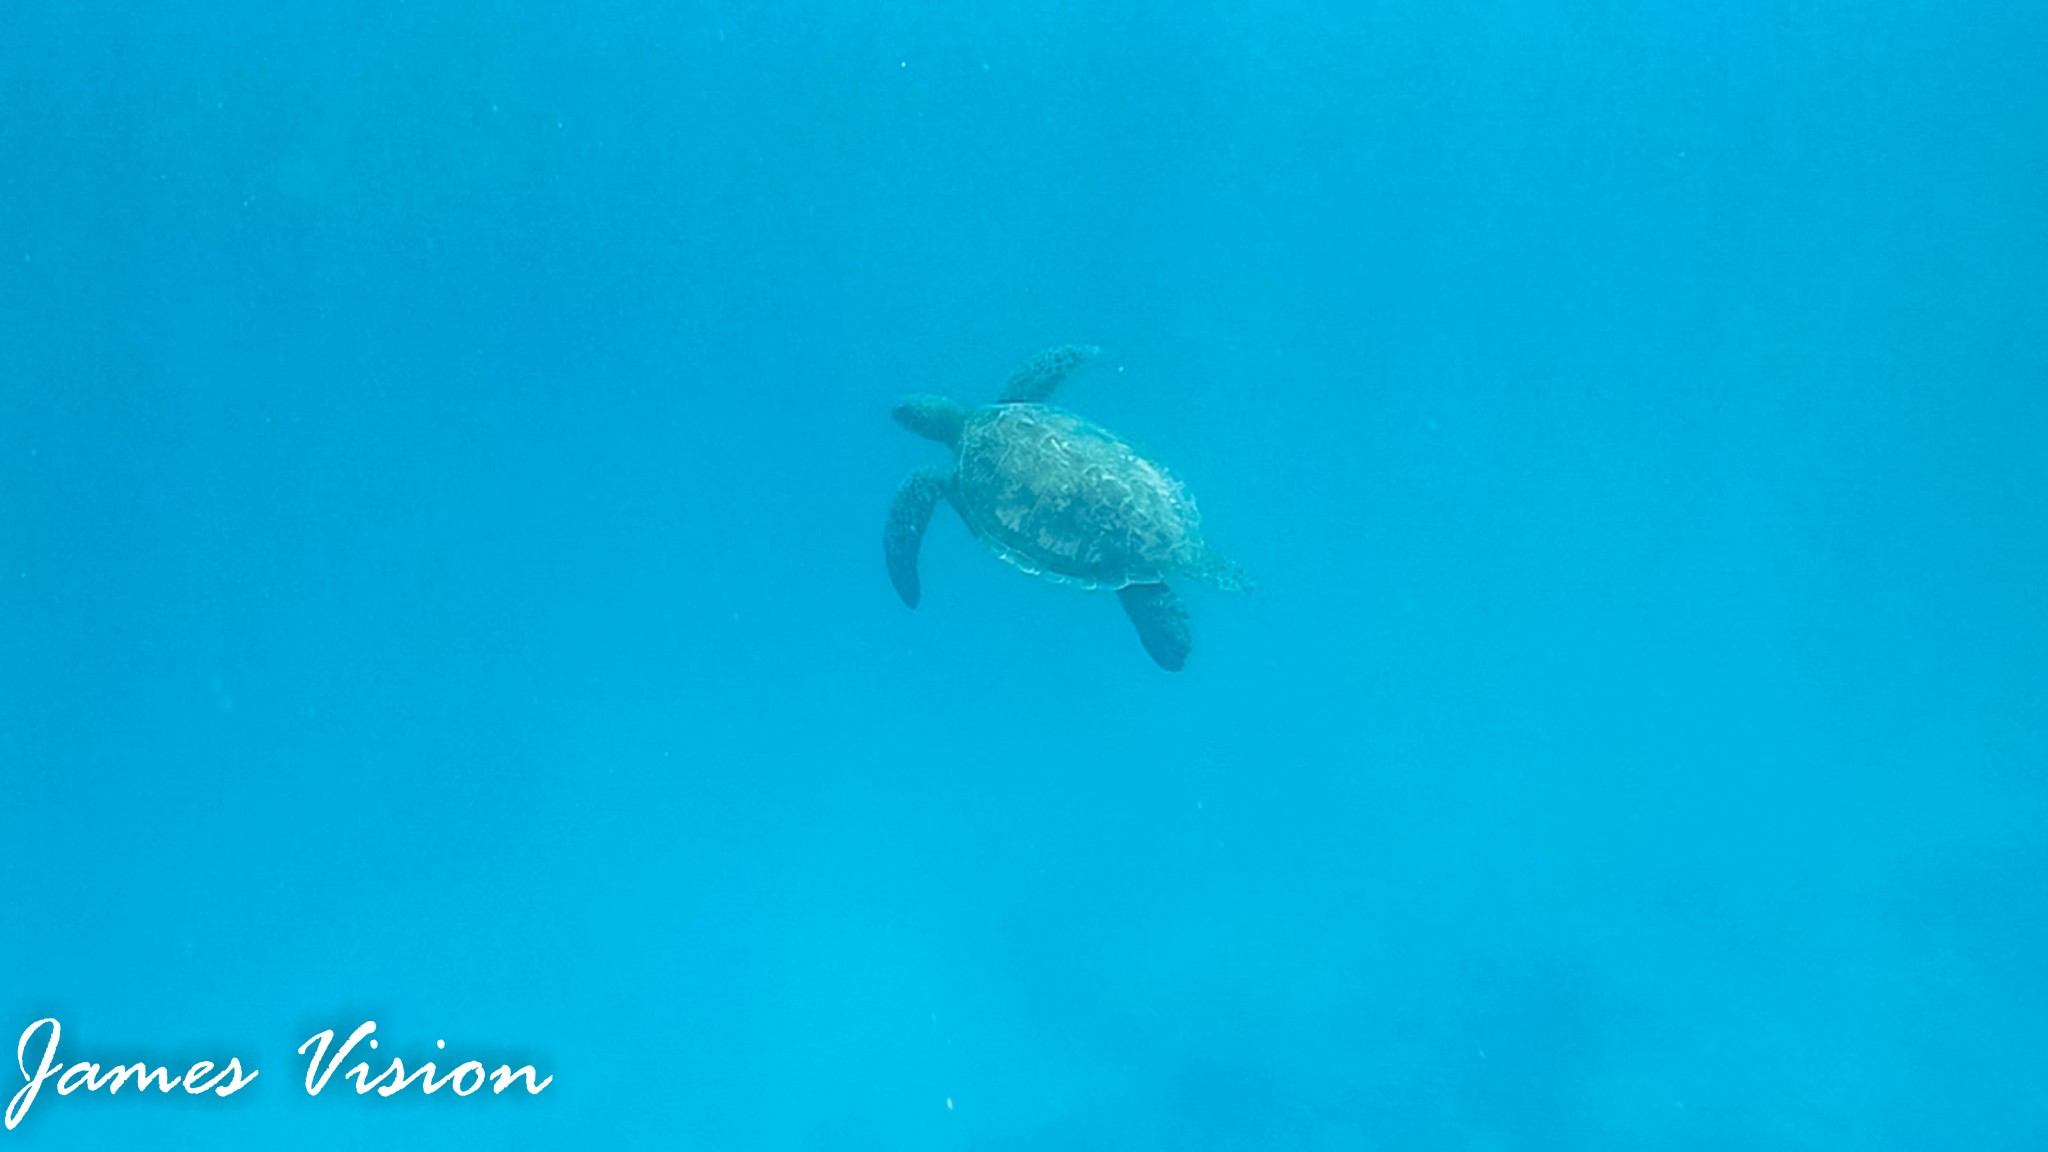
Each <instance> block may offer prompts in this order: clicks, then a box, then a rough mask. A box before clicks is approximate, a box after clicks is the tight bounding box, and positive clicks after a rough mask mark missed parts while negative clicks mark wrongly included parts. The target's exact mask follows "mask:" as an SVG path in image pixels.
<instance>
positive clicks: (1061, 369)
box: [996, 344, 1102, 404]
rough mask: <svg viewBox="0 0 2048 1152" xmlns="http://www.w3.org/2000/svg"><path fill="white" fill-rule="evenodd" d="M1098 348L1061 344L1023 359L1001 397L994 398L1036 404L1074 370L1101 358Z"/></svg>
mask: <svg viewBox="0 0 2048 1152" xmlns="http://www.w3.org/2000/svg"><path fill="white" fill-rule="evenodd" d="M1101 353H1102V349H1100V348H1097V347H1096V346H1095V345H1093V344H1062V345H1060V346H1059V347H1057V348H1048V349H1046V350H1045V351H1043V352H1040V353H1039V354H1038V355H1036V356H1033V357H1032V358H1031V359H1029V360H1026V361H1025V362H1024V364H1023V366H1022V367H1020V368H1018V369H1017V371H1016V372H1015V373H1013V374H1012V375H1011V376H1010V379H1009V381H1008V382H1007V383H1005V384H1004V385H1003V391H1002V394H1001V395H1000V396H998V397H996V400H997V402H999V403H1002V404H1036V403H1039V402H1040V401H1043V400H1044V399H1046V398H1047V397H1049V396H1051V395H1052V390H1053V389H1055V388H1057V387H1059V386H1060V382H1061V381H1063V380H1065V379H1066V378H1067V377H1069V376H1071V375H1073V374H1074V369H1076V368H1079V367H1080V366H1081V365H1083V364H1086V363H1087V362H1089V361H1090V360H1093V359H1095V357H1097V356H1099V355H1101Z"/></svg>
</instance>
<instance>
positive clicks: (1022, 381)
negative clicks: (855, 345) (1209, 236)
mask: <svg viewBox="0 0 2048 1152" xmlns="http://www.w3.org/2000/svg"><path fill="white" fill-rule="evenodd" d="M1100 352H1101V349H1099V348H1096V347H1094V346H1092V345H1086V344H1069V345H1064V346H1062V347H1059V348H1052V349H1048V350H1046V351H1044V352H1041V353H1039V354H1038V355H1036V356H1034V357H1032V358H1031V359H1030V360H1028V361H1026V362H1025V363H1024V365H1023V366H1022V367H1020V368H1019V369H1018V370H1017V371H1016V373H1015V374H1014V375H1012V376H1011V377H1010V379H1009V382H1008V383H1006V384H1004V385H1003V390H1002V392H1001V393H1000V395H999V398H998V399H997V401H996V402H995V403H993V404H984V405H982V406H981V407H978V408H969V407H966V406H965V405H963V404H961V403H960V402H958V401H956V400H953V399H951V398H949V397H945V396H933V395H918V396H907V397H905V398H904V399H903V400H901V401H899V402H898V403H897V405H896V410H895V413H894V415H895V417H896V421H897V423H899V424H902V425H903V426H904V427H905V428H908V429H910V430H911V431H912V432H915V433H917V434H918V435H920V436H924V437H928V438H929V439H932V440H936V441H938V442H939V443H941V444H943V445H945V446H946V447H948V448H949V449H951V450H952V452H953V460H952V463H951V464H950V465H948V466H943V467H940V466H934V467H926V468H919V469H917V470H916V471H913V472H912V473H911V474H910V475H909V476H907V477H905V478H904V480H903V483H902V484H901V485H900V486H899V487H898V488H897V489H896V498H895V500H894V501H893V502H891V504H890V505H889V521H888V524H887V526H886V527H885V528H884V530H883V533H882V554H883V557H884V559H885V560H886V561H887V562H888V567H889V580H890V582H891V583H893V584H894V585H895V586H896V594H897V595H898V596H901V597H902V598H903V602H904V603H905V604H907V605H909V606H910V607H912V608H915V607H917V602H918V597H919V592H920V589H919V585H918V579H917V553H918V548H919V546H920V545H921V544H922V543H923V542H924V532H925V528H926V527H927V526H928V525H929V524H930V523H931V518H932V511H933V510H934V509H935V508H937V507H938V503H939V501H940V500H941V499H944V500H947V501H948V502H950V503H951V504H952V505H953V510H954V511H956V512H958V513H959V514H960V519H961V520H962V521H963V522H964V523H965V524H966V525H967V528H968V530H969V531H970V532H972V533H974V535H975V537H976V538H977V539H979V540H980V541H981V542H982V543H984V544H986V545H988V547H989V549H990V550H991V551H993V552H994V553H995V554H996V555H997V556H998V557H1000V558H1002V559H1003V560H1005V561H1007V562H1008V563H1009V564H1011V565H1012V566H1013V567H1016V568H1020V569H1022V570H1023V571H1026V572H1029V573H1031V574H1032V575H1034V576H1040V577H1043V578H1045V579H1047V580H1052V581H1055V582H1057V583H1061V584H1071V585H1075V586H1077V587H1080V588H1084V589H1089V590H1094V591H1108V592H1115V593H1116V594H1117V599H1118V601H1119V602H1121V603H1122V604H1123V608H1124V612H1125V613H1126V614H1127V615H1129V616H1130V618H1131V623H1132V624H1133V625H1135V626H1136V627H1137V629H1138V639H1139V641H1140V642H1141V643H1143V644H1144V646H1145V651H1146V652H1148V653H1150V654H1151V657H1152V659H1153V661H1154V662H1156V663H1157V664H1158V665H1159V666H1160V667H1161V668H1165V669H1167V670H1169V671H1179V670H1180V668H1181V667H1182V666H1183V665H1185V664H1186V663H1187V658H1188V650H1189V648H1190V647H1191V640H1190V635H1189V631H1188V613H1187V608H1186V606H1185V605H1183V604H1182V603H1181V600H1180V597H1178V596H1176V595H1174V592H1173V589H1172V588H1170V587H1168V585H1167V581H1168V579H1170V578H1179V577H1186V578H1188V579H1194V580H1201V581H1205V582H1207V583H1210V584H1214V585H1216V586H1217V587H1220V588H1224V589H1228V590H1233V591H1243V590H1248V589H1249V588H1250V582H1249V581H1247V580H1246V579H1245V577H1244V574H1243V573H1242V572H1241V571H1240V570H1239V569H1238V567H1237V566H1236V565H1235V564H1233V563H1231V562H1230V561H1229V560H1226V559H1224V558H1223V557H1222V556H1221V555H1219V554H1218V553H1217V552H1216V551H1215V550H1214V549H1212V548H1210V547H1209V545H1208V544H1207V543H1206V542H1204V541H1203V539H1202V533H1201V528H1200V516H1199V515H1198V514H1197V513H1196V511H1195V502H1194V500H1193V498H1191V497H1190V496H1189V495H1188V494H1187V492H1186V490H1185V489H1183V488H1182V487H1181V484H1180V482H1179V481H1178V480H1175V479H1174V478H1173V476H1172V474H1171V473H1169V472H1167V470H1166V469H1165V468H1163V467H1161V466H1160V465H1159V464H1157V463H1154V462H1153V461H1151V460H1147V459H1146V458H1145V457H1143V456H1141V455H1139V454H1138V451H1137V450H1136V449H1135V448H1133V447H1131V445H1130V444H1129V443H1128V442H1126V441H1125V440H1124V439H1123V438H1122V437H1120V436H1118V435H1117V434H1116V433H1114V432H1111V431H1110V430H1109V429H1107V428H1104V427H1103V426H1101V425H1100V424H1096V423H1095V422H1093V421H1091V420H1087V419H1084V418H1083V417H1080V416H1077V415H1075V414H1074V413H1072V412H1069V411H1067V410H1066V409H1064V408H1059V407H1056V406H1054V405H1052V404H1049V403H1047V402H1046V401H1047V400H1049V399H1050V398H1051V396H1052V394H1053V392H1054V391H1055V390H1056V389H1058V387H1059V386H1060V384H1061V382H1062V381H1064V380H1066V378H1067V377H1068V376H1070V375H1072V374H1073V372H1074V371H1075V370H1076V369H1077V368H1080V367H1081V366H1082V365H1083V364H1086V363H1087V362H1088V361H1090V360H1092V359H1093V358H1094V357H1095V356H1096V355H1097V354H1099V353H1100Z"/></svg>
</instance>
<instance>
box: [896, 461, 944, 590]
mask: <svg viewBox="0 0 2048 1152" xmlns="http://www.w3.org/2000/svg"><path fill="white" fill-rule="evenodd" d="M952 484H953V474H952V473H951V472H950V471H948V470H946V469H944V468H919V469H917V470H916V471H914V472H912V473H911V474H910V475H908V476H905V477H904V478H903V483H902V484H900V485H898V486H897V488H896V496H895V498H894V499H893V500H891V501H890V502H889V523H888V525H887V526H886V527H884V528H883V529H882V555H883V557H884V558H885V559H887V560H888V562H889V582H890V583H891V584H894V585H895V586H896V594H897V595H898V596H901V597H903V603H905V604H906V605H908V606H910V607H912V608H915V607H917V591H918V589H917V550H918V548H919V547H920V546H922V545H923V544H924V530H925V528H926V527H927V526H928V525H930V524H931V522H932V509H934V508H936V507H938V506H939V500H940V498H941V497H943V496H945V494H946V490H947V489H948V488H950V487H951V486H952Z"/></svg>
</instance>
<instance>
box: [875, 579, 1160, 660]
mask: <svg viewBox="0 0 2048 1152" xmlns="http://www.w3.org/2000/svg"><path fill="white" fill-rule="evenodd" d="M912 579H913V580H914V579H915V577H914V576H913V577H912ZM1116 598H1117V600H1118V601H1120V602H1121V603H1122V604H1123V606H1124V611H1125V612H1126V613H1128V614H1129V615H1130V617H1131V623H1133V624H1135V625H1137V626H1138V640H1139V641H1140V642H1141V643H1143V644H1144V645H1145V651H1147V652H1149V653H1151V654H1152V661H1153V663H1155V664H1157V665H1159V666H1160V667H1161V668H1164V669H1166V670H1167V671H1168V672H1178V671H1180V670H1181V666H1182V665H1184V664H1186V663H1187V662H1188V649H1189V648H1191V647H1193V645H1194V637H1193V635H1192V634H1191V633H1190V632H1189V631H1188V610H1187V606H1186V605H1184V604H1182V603H1181V602H1180V597H1178V596H1175V595H1174V594H1173V589H1171V588H1168V587H1167V586H1166V585H1164V584H1126V585H1124V586H1123V587H1122V588H1119V589H1117V593H1116Z"/></svg>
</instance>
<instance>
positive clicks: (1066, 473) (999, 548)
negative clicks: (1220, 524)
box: [952, 404, 1223, 589]
mask: <svg viewBox="0 0 2048 1152" xmlns="http://www.w3.org/2000/svg"><path fill="white" fill-rule="evenodd" d="M952 495H953V500H954V503H955V504H956V505H957V506H958V508H959V510H960V515H961V517H962V518H963V519H964V520H966V522H967V525H968V527H969V528H970V529H972V530H973V532H974V534H975V535H976V536H978V537H979V538H980V539H981V540H982V541H983V543H985V544H987V545H988V546H989V547H990V548H991V549H992V550H994V552H995V553H996V555H998V556H1000V557H1002V558H1003V559H1004V560H1006V561H1008V562H1009V563H1011V564H1013V565H1015V566H1016V567H1018V568H1021V569H1023V570H1024V571H1026V572H1031V573H1034V574H1036V575H1039V576H1043V577H1046V578H1047V579H1051V580H1055V581H1059V582H1061V583H1069V584H1077V585H1080V586H1082V587H1086V588H1097V589H1117V588H1122V587H1124V586H1126V585H1129V584H1150V583H1157V582H1160V581H1163V580H1165V579H1167V578H1168V577H1169V576H1172V575H1176V574H1185V575H1192V576H1196V577H1208V578H1211V579H1218V578H1221V577H1222V576H1223V573H1222V572H1221V571H1220V570H1219V564H1220V561H1218V560H1217V559H1216V558H1215V557H1214V556H1213V554H1212V553H1210V552H1209V550H1208V548H1207V546H1206V545H1205V544H1203V542H1202V539H1201V533H1200V531H1199V517H1198V515H1197V513H1196V511H1195V505H1194V502H1193V501H1192V500H1191V499H1189V498H1188V496H1187V495H1186V494H1185V493H1184V492H1183V491H1182V489H1181V485H1180V482H1179V481H1177V480H1175V479H1174V478H1173V476H1172V475H1171V474H1169V473H1168V472H1167V471H1166V470H1165V469H1164V468H1162V467H1160V466H1159V465H1157V464H1154V463H1152V462H1151V461H1149V460H1146V459H1145V458H1144V457H1142V456H1140V455H1139V454H1138V453H1137V451H1136V450H1134V449H1133V448H1132V447H1131V446H1130V445H1129V444H1127V443H1125V442H1124V441H1123V440H1122V439H1120V438H1119V437H1117V436H1116V435H1115V434H1114V433H1112V432H1110V431H1108V430H1107V429H1105V428H1103V427H1101V426H1100V425H1097V424H1094V423H1092V422H1091V421H1088V420H1084V419H1082V418H1081V417H1079V416H1076V415H1075V414H1073V413H1071V412H1068V411H1066V410H1065V409H1063V408H1057V407H1054V406H1052V405H1050V404H996V405H990V406H988V407H984V408H978V409H975V410H974V411H973V412H971V413H969V414H968V417H967V421H966V424H965V426H964V427H963V428H962V430H961V435H960V445H959V470H958V481H957V484H956V485H955V488H954V491H953V493H952Z"/></svg>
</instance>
